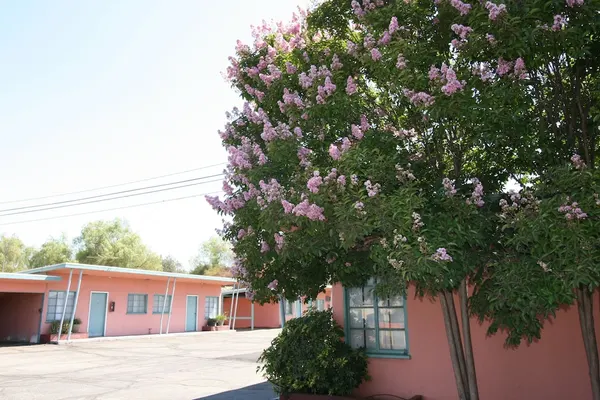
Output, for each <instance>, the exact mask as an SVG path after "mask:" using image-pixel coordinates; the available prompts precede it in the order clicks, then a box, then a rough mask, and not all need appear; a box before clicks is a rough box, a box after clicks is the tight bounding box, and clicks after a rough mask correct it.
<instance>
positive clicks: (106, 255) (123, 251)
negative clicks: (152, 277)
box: [75, 219, 162, 271]
mask: <svg viewBox="0 0 600 400" xmlns="http://www.w3.org/2000/svg"><path fill="white" fill-rule="evenodd" d="M75 246H76V248H77V254H76V257H75V258H76V259H77V262H79V263H82V264H95V265H108V266H115V267H123V268H139V269H149V270H156V271H160V270H162V263H161V258H160V256H159V255H157V254H155V253H153V252H152V251H150V250H149V249H148V248H147V247H146V246H145V245H144V244H143V243H142V239H141V238H140V236H139V235H138V234H136V233H134V232H133V231H131V229H130V228H129V226H128V225H127V224H126V223H125V222H123V221H121V220H119V219H116V220H114V221H112V222H107V221H96V222H91V223H89V224H87V225H86V226H84V227H83V229H82V231H81V236H79V237H77V238H76V239H75Z"/></svg>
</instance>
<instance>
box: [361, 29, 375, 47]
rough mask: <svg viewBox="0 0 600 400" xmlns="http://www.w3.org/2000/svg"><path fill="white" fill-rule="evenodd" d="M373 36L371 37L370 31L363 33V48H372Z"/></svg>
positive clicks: (373, 45)
mask: <svg viewBox="0 0 600 400" xmlns="http://www.w3.org/2000/svg"><path fill="white" fill-rule="evenodd" d="M375 43H376V42H375V38H374V37H373V35H371V34H370V33H367V34H366V35H365V38H364V39H363V46H365V49H372V48H373V47H375Z"/></svg>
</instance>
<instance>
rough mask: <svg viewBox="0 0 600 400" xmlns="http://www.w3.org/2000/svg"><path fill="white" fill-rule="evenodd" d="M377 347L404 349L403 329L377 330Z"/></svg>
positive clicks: (404, 334)
mask: <svg viewBox="0 0 600 400" xmlns="http://www.w3.org/2000/svg"><path fill="white" fill-rule="evenodd" d="M379 348H380V349H382V350H405V349H406V332H405V331H379Z"/></svg>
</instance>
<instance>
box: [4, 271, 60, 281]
mask: <svg viewBox="0 0 600 400" xmlns="http://www.w3.org/2000/svg"><path fill="white" fill-rule="evenodd" d="M0 279H23V280H27V281H60V280H62V278H61V277H60V276H51V275H32V274H27V273H24V272H0Z"/></svg>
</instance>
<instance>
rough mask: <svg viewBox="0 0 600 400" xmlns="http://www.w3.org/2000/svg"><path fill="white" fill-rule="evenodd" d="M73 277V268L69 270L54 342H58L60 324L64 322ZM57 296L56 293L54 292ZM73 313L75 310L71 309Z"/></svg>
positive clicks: (60, 331)
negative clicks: (63, 303)
mask: <svg viewBox="0 0 600 400" xmlns="http://www.w3.org/2000/svg"><path fill="white" fill-rule="evenodd" d="M72 278H73V269H71V272H69V283H68V284H67V292H66V293H65V305H64V306H63V312H62V316H61V317H60V325H59V326H58V335H57V336H56V343H59V342H60V335H61V334H62V326H63V323H64V322H65V313H66V312H67V304H68V303H69V292H70V291H71V279H72ZM56 295H57V296H58V293H57V294H56ZM73 313H75V310H73Z"/></svg>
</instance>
